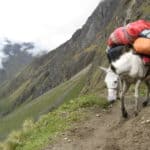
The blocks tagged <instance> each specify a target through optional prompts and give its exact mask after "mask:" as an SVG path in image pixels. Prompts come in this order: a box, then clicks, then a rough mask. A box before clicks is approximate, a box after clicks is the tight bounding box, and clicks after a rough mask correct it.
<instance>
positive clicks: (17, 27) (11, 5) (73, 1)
mask: <svg viewBox="0 0 150 150" xmlns="http://www.w3.org/2000/svg"><path fill="white" fill-rule="evenodd" d="M99 2H100V0H0V38H8V39H10V40H15V41H24V42H36V43H39V44H40V45H42V46H43V48H47V49H49V50H51V49H54V48H56V47H57V46H59V45H60V44H62V43H63V42H65V41H66V40H68V39H69V38H70V37H71V36H72V34H73V33H74V32H75V31H76V30H77V29H78V28H80V27H82V25H83V24H84V23H85V21H86V20H87V18H88V17H89V16H90V15H91V14H92V12H93V11H94V9H95V8H96V7H97V5H98V3H99Z"/></svg>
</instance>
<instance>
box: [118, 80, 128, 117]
mask: <svg viewBox="0 0 150 150" xmlns="http://www.w3.org/2000/svg"><path fill="white" fill-rule="evenodd" d="M129 87H130V85H129V84H127V82H126V81H123V87H122V92H121V95H120V99H121V112H122V117H124V118H127V117H128V113H127V111H126V108H125V103H124V98H125V93H126V92H127V91H128V89H129Z"/></svg>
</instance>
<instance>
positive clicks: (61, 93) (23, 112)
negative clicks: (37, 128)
mask: <svg viewBox="0 0 150 150" xmlns="http://www.w3.org/2000/svg"><path fill="white" fill-rule="evenodd" d="M85 76H86V71H84V72H83V73H82V72H81V73H79V74H78V75H76V76H75V77H74V78H72V79H71V80H69V81H66V82H65V83H63V84H61V85H59V86H58V87H56V88H54V89H52V90H50V91H49V92H47V93H45V94H44V95H42V96H40V97H38V98H36V99H35V100H33V101H29V102H26V103H24V104H23V105H21V106H20V107H18V108H17V109H16V110H15V111H14V112H12V113H11V114H9V115H7V116H5V117H4V118H1V120H0V138H1V139H3V138H5V137H6V136H7V135H8V133H9V132H10V131H12V130H14V129H17V128H19V127H20V126H21V124H22V123H23V122H24V120H25V119H27V118H34V119H38V118H39V116H40V115H42V114H44V113H48V112H49V111H51V109H53V108H54V107H57V106H59V105H60V104H61V103H63V102H64V101H68V100H70V99H72V98H76V97H77V96H78V95H79V93H80V91H81V89H82V88H83V86H84V83H85Z"/></svg>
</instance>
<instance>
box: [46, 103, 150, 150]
mask: <svg viewBox="0 0 150 150" xmlns="http://www.w3.org/2000/svg"><path fill="white" fill-rule="evenodd" d="M129 106H130V107H129ZM133 107H134V106H133V102H132V101H130V104H128V111H129V114H130V116H129V118H128V119H122V117H121V114H120V102H116V103H115V104H113V107H110V108H108V109H107V110H92V109H91V110H90V113H89V117H88V119H87V120H86V121H84V122H80V123H77V124H76V125H75V126H74V127H73V129H71V130H70V131H68V132H66V133H64V134H63V135H61V136H60V137H59V138H58V139H57V141H56V142H55V143H54V144H51V145H49V146H48V147H47V148H45V150H150V108H149V107H147V108H142V110H141V112H140V113H139V115H138V116H137V117H135V116H134V115H133V113H132V112H133Z"/></svg>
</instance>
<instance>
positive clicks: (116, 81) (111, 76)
mask: <svg viewBox="0 0 150 150" xmlns="http://www.w3.org/2000/svg"><path fill="white" fill-rule="evenodd" d="M100 69H101V70H103V71H104V72H105V73H106V76H105V83H106V86H107V89H108V101H114V100H116V99H117V96H118V90H119V85H120V78H119V75H117V74H116V73H115V72H114V71H113V70H112V69H111V68H104V67H100Z"/></svg>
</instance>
